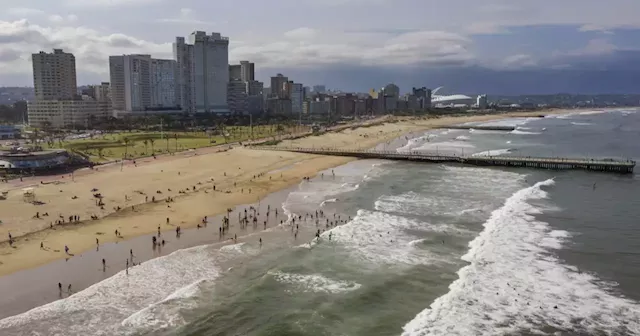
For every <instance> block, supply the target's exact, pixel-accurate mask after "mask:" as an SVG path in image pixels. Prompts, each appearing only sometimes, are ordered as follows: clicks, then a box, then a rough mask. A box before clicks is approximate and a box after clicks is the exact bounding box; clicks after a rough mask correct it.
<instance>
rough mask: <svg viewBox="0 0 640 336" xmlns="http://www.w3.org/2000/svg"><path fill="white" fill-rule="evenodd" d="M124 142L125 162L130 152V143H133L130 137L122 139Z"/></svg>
mask: <svg viewBox="0 0 640 336" xmlns="http://www.w3.org/2000/svg"><path fill="white" fill-rule="evenodd" d="M122 142H124V160H126V159H127V153H128V151H129V143H130V142H131V140H129V137H124V138H123V139H122Z"/></svg>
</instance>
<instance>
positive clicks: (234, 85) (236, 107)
mask: <svg viewBox="0 0 640 336" xmlns="http://www.w3.org/2000/svg"><path fill="white" fill-rule="evenodd" d="M246 88H247V86H246V84H245V83H244V82H243V81H241V80H240V79H231V80H230V81H229V84H228V88H227V106H228V107H229V112H231V113H235V114H245V113H247V92H246Z"/></svg>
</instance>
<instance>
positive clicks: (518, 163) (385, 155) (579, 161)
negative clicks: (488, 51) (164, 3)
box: [249, 146, 636, 174]
mask: <svg viewBox="0 0 640 336" xmlns="http://www.w3.org/2000/svg"><path fill="white" fill-rule="evenodd" d="M249 148H251V149H257V150H273V151H285V152H296V153H306V154H317V155H331V156H349V157H357V158H362V159H383V160H399V161H416V162H431V163H458V164H468V165H474V166H504V167H525V168H537V169H552V170H566V169H580V170H590V171H600V172H609V173H619V174H631V173H633V168H634V167H635V166H636V162H635V161H631V160H627V161H623V160H613V159H590V158H544V157H529V156H527V157H516V156H450V155H441V154H429V153H422V152H396V151H377V150H341V149H327V148H301V147H273V146H258V147H249Z"/></svg>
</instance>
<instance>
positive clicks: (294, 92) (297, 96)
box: [289, 82, 304, 114]
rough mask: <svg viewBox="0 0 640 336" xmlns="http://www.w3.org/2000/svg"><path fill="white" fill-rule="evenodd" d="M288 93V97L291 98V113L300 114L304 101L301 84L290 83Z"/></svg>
mask: <svg viewBox="0 0 640 336" xmlns="http://www.w3.org/2000/svg"><path fill="white" fill-rule="evenodd" d="M289 91H290V93H289V97H291V113H293V114H301V113H302V102H303V101H304V91H303V88H302V84H300V83H293V82H292V83H290V88H289Z"/></svg>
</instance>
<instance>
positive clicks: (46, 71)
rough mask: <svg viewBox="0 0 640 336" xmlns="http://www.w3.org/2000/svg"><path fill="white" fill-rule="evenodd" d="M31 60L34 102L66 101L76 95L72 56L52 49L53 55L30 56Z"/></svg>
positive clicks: (60, 50) (74, 65)
mask: <svg viewBox="0 0 640 336" xmlns="http://www.w3.org/2000/svg"><path fill="white" fill-rule="evenodd" d="M31 60H32V65H33V86H34V88H35V96H36V97H35V98H36V100H38V101H43V100H67V99H73V98H74V97H75V96H76V95H77V94H78V92H77V91H78V86H77V82H76V58H75V56H73V54H70V53H66V52H64V51H63V50H62V49H53V53H46V52H44V51H41V52H39V53H37V54H32V55H31Z"/></svg>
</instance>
